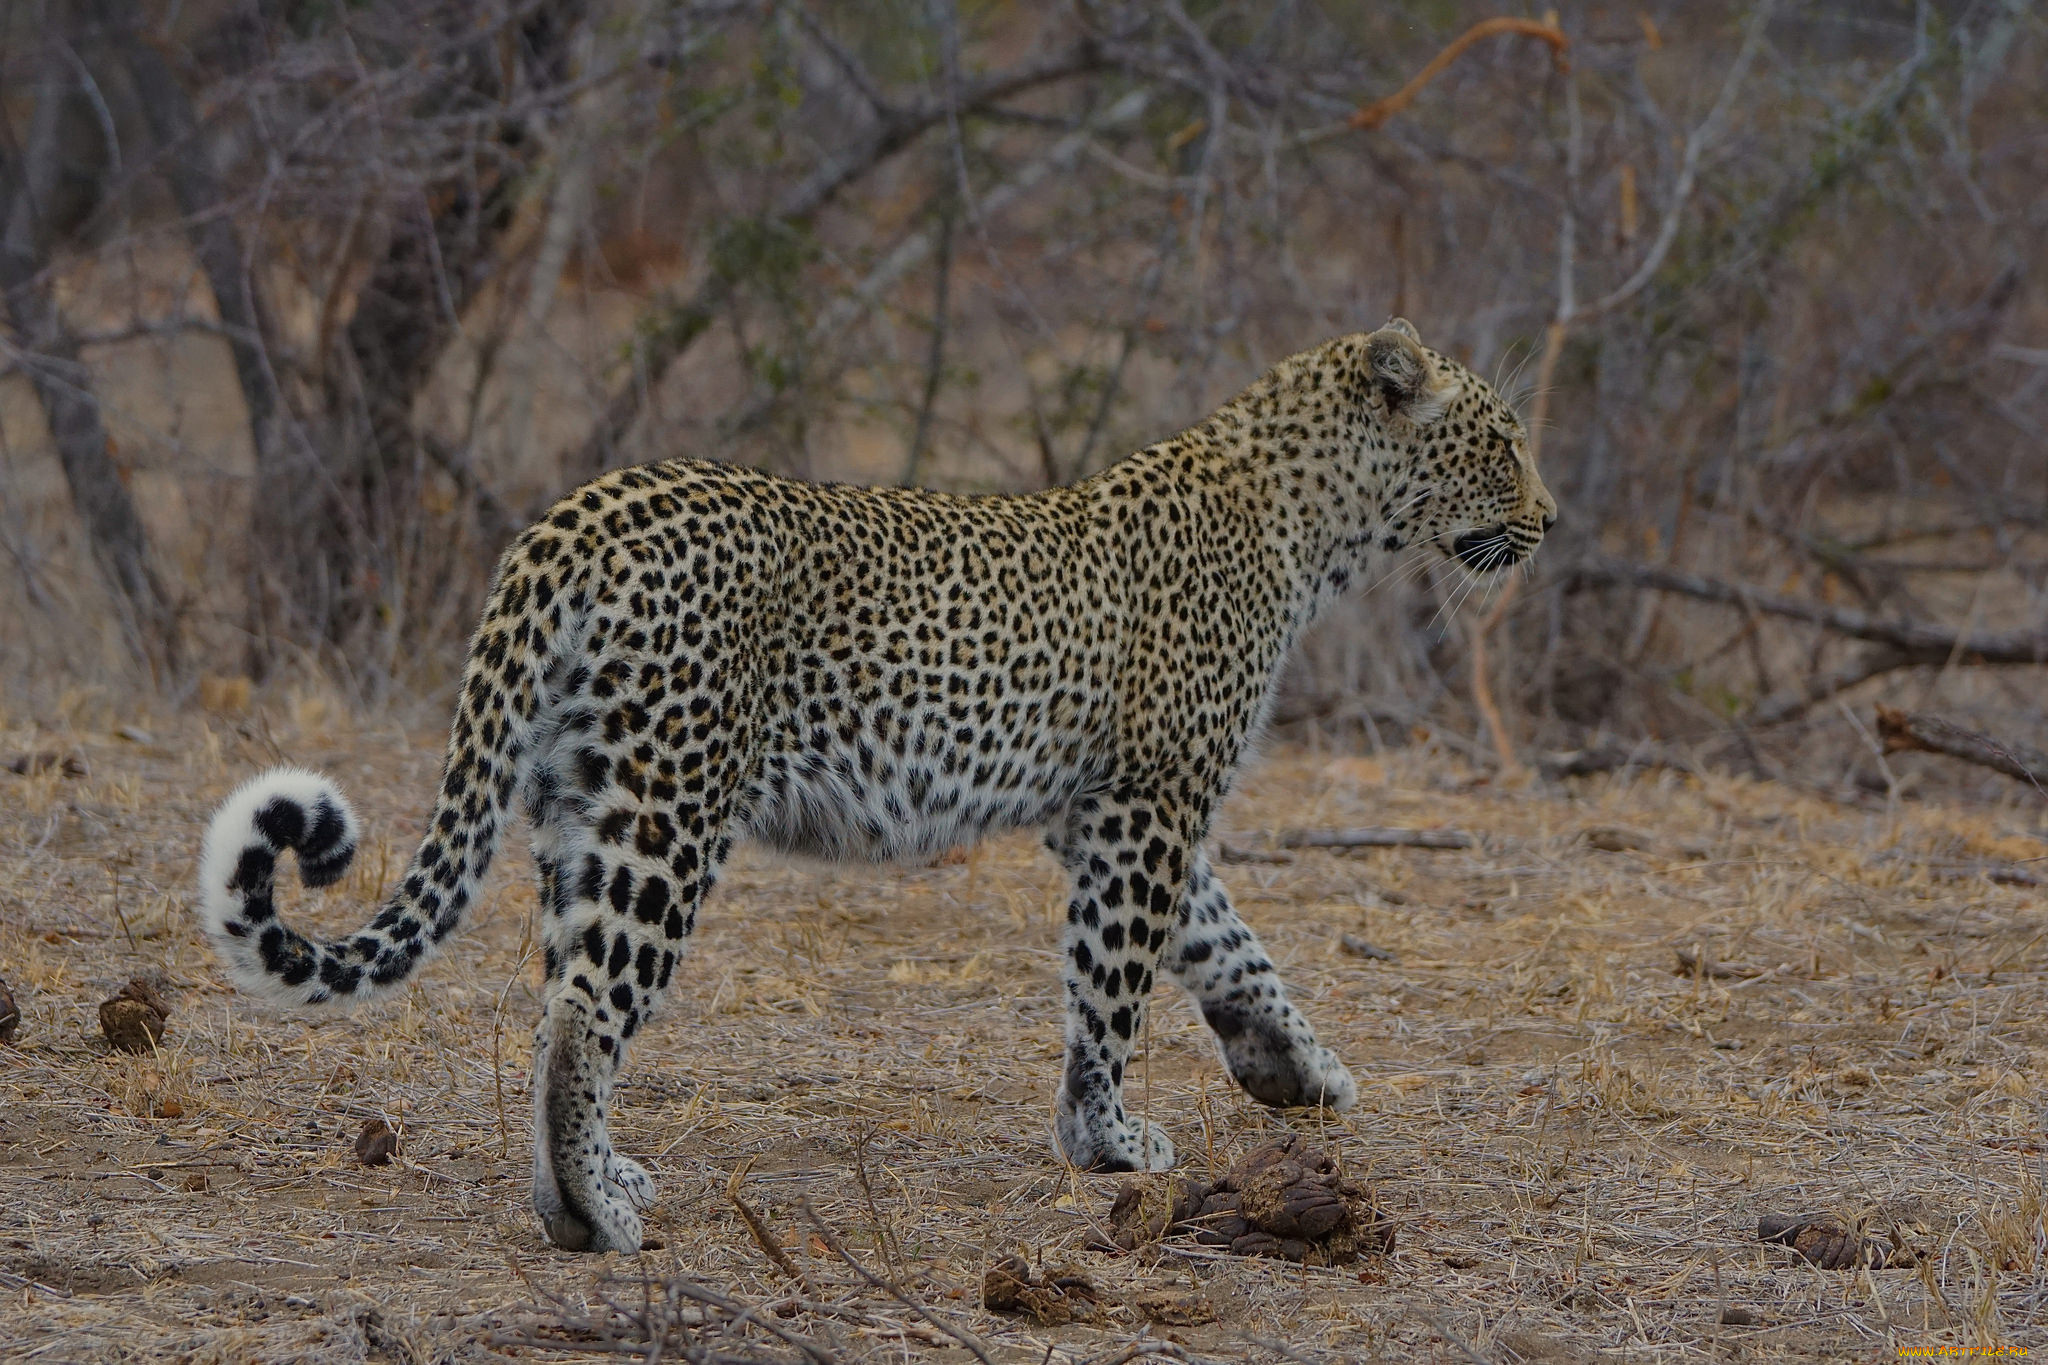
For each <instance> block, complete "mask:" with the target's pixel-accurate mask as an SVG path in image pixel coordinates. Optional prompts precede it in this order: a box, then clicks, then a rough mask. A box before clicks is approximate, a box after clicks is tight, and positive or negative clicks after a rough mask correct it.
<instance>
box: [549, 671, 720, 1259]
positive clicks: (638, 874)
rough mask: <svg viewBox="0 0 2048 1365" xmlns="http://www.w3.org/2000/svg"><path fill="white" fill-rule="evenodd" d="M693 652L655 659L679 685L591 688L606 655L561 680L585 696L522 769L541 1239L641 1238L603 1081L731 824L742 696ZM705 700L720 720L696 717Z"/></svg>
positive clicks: (635, 1195) (691, 912) (690, 926)
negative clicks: (536, 870)
mask: <svg viewBox="0 0 2048 1365" xmlns="http://www.w3.org/2000/svg"><path fill="white" fill-rule="evenodd" d="M692 664H693V665H694V667H693V666H691V665H679V666H673V667H664V668H663V669H661V670H660V673H659V676H660V677H661V678H663V679H665V680H666V679H673V678H676V677H679V676H691V677H694V678H695V679H697V682H698V686H697V687H695V688H692V689H689V690H684V691H680V693H679V692H678V691H675V690H670V689H669V688H667V687H664V686H662V685H661V684H660V683H656V684H655V685H653V686H649V687H644V688H643V687H639V686H633V687H624V688H613V689H610V690H606V689H605V688H604V687H603V685H602V680H603V679H604V678H605V677H606V674H607V671H606V669H605V668H599V669H598V670H597V672H596V674H595V676H594V678H592V679H586V678H582V677H580V676H579V677H578V678H577V679H573V680H572V682H574V683H579V684H581V685H582V688H583V698H584V699H583V700H582V701H581V702H580V703H579V702H578V701H576V700H575V699H574V698H572V700H571V703H570V705H569V707H568V718H567V720H566V721H565V723H564V725H563V728H562V731H561V734H560V736H559V737H558V739H557V741H556V743H554V744H553V745H552V746H551V748H550V754H549V766H548V767H547V769H546V770H545V771H543V772H541V773H540V774H539V775H538V776H537V777H536V778H535V782H534V785H535V790H536V792H537V793H538V794H539V795H540V797H541V799H539V800H536V801H534V802H533V809H534V815H535V825H536V830H537V833H536V837H535V853H536V855H537V857H538V859H539V863H540V867H541V880H542V885H543V888H544V893H545V896H546V918H547V924H546V926H545V933H544V943H545V946H546V953H547V988H546V993H545V1004H544V1006H543V1009H542V1014H541V1022H540V1026H539V1028H538V1029H537V1030H536V1031H535V1035H534V1069H533V1098H534V1112H533V1118H534V1124H533V1132H534V1178H533V1204H534V1211H535V1213H537V1214H538V1215H539V1217H540V1220H541V1223H542V1225H543V1226H544V1227H545V1228H546V1229H547V1235H548V1238H549V1240H550V1241H552V1242H554V1243H555V1244H556V1245H557V1246H560V1247H564V1248H567V1249H569V1250H573V1251H608V1250H609V1251H637V1250H638V1249H639V1247H640V1241H641V1224H640V1217H639V1212H640V1211H641V1210H644V1209H647V1208H649V1207H651V1206H652V1204H653V1202H654V1183H653V1181H652V1179H651V1178H650V1177H649V1176H648V1175H647V1173H646V1171H645V1170H644V1169H642V1168H641V1167H640V1166H639V1164H638V1163H636V1162H633V1161H631V1160H629V1159H627V1158H625V1157H622V1156H619V1155H618V1154H617V1153H616V1152H615V1151H614V1150H613V1148H612V1142H611V1134H610V1130H609V1126H608V1115H609V1111H610V1104H611V1096H612V1088H613V1084H614V1081H615V1080H616V1078H617V1076H618V1073H619V1070H620V1068H621V1066H622V1065H623V1064H624V1061H625V1055H626V1048H627V1045H628V1044H629V1042H630V1041H631V1040H632V1038H633V1036H634V1035H635V1034H636V1033H637V1032H638V1031H639V1030H640V1029H641V1028H642V1027H643V1026H645V1024H646V1023H647V1021H648V1020H649V1019H650V1018H651V1017H652V1015H653V1014H654V1012H655V1009H656V1007H657V1005H658V1004H659V1002H660V999H661V997H662V995H663V993H664V992H666V990H667V989H668V985H669V980H670V978H671V976H672V975H673V974H674V972H675V969H676V966H677V964H678V962H679V961H680V960H681V958H682V955H683V950H684V947H685V944H686V942H687V940H688V938H689V936H690V934H691V932H692V931H693V930H694V929H695V927H696V922H697V911H698V908H699V907H700V906H701V905H702V904H703V902H704V899H705V897H706V896H707V895H708V894H709V893H710V891H711V887H712V883H713V882H714V881H715V880H716V878H717V874H718V870H719V868H720V867H721V866H722V864H723V863H724V861H725V858H726V855H727V854H728V853H729V852H730V850H731V847H732V837H733V831H736V830H738V829H741V828H744V825H745V820H744V815H743V812H742V811H740V810H739V809H738V806H739V799H740V794H741V793H742V792H744V791H746V790H748V789H749V786H748V781H749V779H750V777H751V774H750V773H749V772H748V771H747V761H748V760H747V757H746V756H747V755H748V754H749V753H750V752H751V751H752V750H753V748H754V747H755V746H754V745H753V743H752V742H751V741H750V739H749V735H750V730H749V727H748V726H747V725H746V724H745V723H744V722H745V718H746V716H747V714H748V711H749V708H748V707H747V706H746V705H744V704H743V702H742V701H741V700H740V698H742V697H743V695H744V693H743V692H738V691H735V692H723V691H719V690H718V689H719V686H720V683H721V681H722V680H723V679H722V675H721V674H719V673H718V672H716V671H714V670H708V669H705V668H703V667H702V666H701V659H700V660H697V661H692ZM632 676H637V677H642V678H647V677H653V676H655V675H653V674H649V673H645V672H640V671H638V670H637V669H636V671H635V674H634V675H632ZM700 703H701V704H700ZM708 714H719V715H722V716H724V717H725V718H726V719H727V721H728V725H727V727H726V728H725V729H723V730H719V729H714V728H711V727H708V726H705V725H703V724H702V723H701V718H702V717H703V716H705V715H708ZM692 717H697V718H699V720H697V721H693V720H692Z"/></svg>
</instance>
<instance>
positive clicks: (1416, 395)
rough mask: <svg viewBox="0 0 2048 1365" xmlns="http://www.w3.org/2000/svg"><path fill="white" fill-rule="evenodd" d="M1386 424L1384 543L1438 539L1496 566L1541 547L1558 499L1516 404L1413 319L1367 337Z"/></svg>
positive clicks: (1454, 553) (1451, 551) (1380, 438)
mask: <svg viewBox="0 0 2048 1365" xmlns="http://www.w3.org/2000/svg"><path fill="white" fill-rule="evenodd" d="M1360 340H1361V341H1362V343H1363V346H1362V350H1363V355H1362V357H1361V359H1362V368H1363V371H1364V375H1365V388H1366V390H1367V394H1366V400H1365V401H1366V403H1367V405H1368V407H1369V408H1370V409H1371V412H1370V416H1371V417H1372V418H1373V424H1374V425H1375V426H1376V427H1377V428H1378V430H1377V432H1376V433H1375V436H1376V439H1375V445H1376V446H1377V447H1378V448H1377V450H1375V451H1374V453H1373V456H1372V458H1373V461H1374V463H1375V465H1376V466H1378V467H1379V469H1380V470H1381V483H1382V487H1383V489H1384V492H1383V494H1382V500H1381V506H1380V508H1379V512H1380V519H1381V523H1382V524H1381V527H1380V544H1381V547H1382V548H1383V549H1387V550H1400V549H1405V548H1407V547H1410V546H1415V545H1430V546H1434V547H1435V548H1436V549H1438V550H1440V551H1441V552H1442V553H1443V554H1444V555H1445V556H1446V557H1448V558H1450V559H1454V560H1456V561H1458V562H1459V563H1461V564H1463V565H1465V566H1466V567H1467V568H1469V569H1473V570H1477V571H1479V572H1482V573H1485V572H1491V571H1493V570H1496V569H1504V568H1507V567H1509V566H1510V565H1513V564H1519V563H1522V562H1523V561H1525V560H1527V559H1528V558H1529V556H1531V555H1533V554H1534V553H1536V547H1537V546H1539V545H1541V544H1542V543H1543V536H1544V533H1545V532H1547V531H1548V530H1549V529H1550V527H1551V525H1552V524H1553V523H1554V522H1556V520H1557V501H1556V500H1555V499H1554V498H1552V497H1551V496H1550V490H1549V489H1547V488H1545V487H1544V486H1543V477H1542V476H1541V475H1540V474H1538V473H1537V472H1536V465H1535V463H1534V462H1533V461H1532V460H1531V459H1530V457H1529V434H1528V431H1527V429H1526V428H1525V427H1524V426H1523V425H1522V421H1521V419H1520V418H1519V417H1517V416H1516V415H1515V410H1514V409H1513V408H1512V407H1510V406H1509V405H1508V403H1507V401H1506V400H1504V399H1503V398H1502V397H1501V396H1500V395H1499V394H1497V393H1495V392H1494V390H1493V386H1492V385H1490V384H1488V383H1487V382H1486V381H1485V380H1483V379H1481V378H1480V377H1479V376H1478V375H1476V374H1474V373H1472V371H1470V370H1468V369H1466V368H1465V367H1464V366H1463V365H1460V364H1459V363H1458V362H1457V361H1455V360H1452V359H1451V358H1450V357H1449V356H1445V355H1440V354H1438V353H1437V352H1435V351H1432V350H1430V349H1429V348H1428V347H1426V346H1424V345H1423V344H1422V341H1421V338H1419V337H1418V336H1417V335H1416V332H1415V328H1414V327H1413V326H1412V325H1411V324H1410V323H1409V322H1408V321H1407V320H1406V319H1405V318H1393V319H1391V320H1390V321H1388V323H1387V325H1386V326H1384V327H1382V328H1380V329H1379V330H1378V331H1377V332H1372V333H1369V334H1368V335H1366V336H1365V337H1363V338H1361V339H1360Z"/></svg>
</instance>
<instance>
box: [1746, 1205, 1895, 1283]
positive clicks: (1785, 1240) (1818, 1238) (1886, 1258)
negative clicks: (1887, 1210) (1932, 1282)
mask: <svg viewBox="0 0 2048 1365" xmlns="http://www.w3.org/2000/svg"><path fill="white" fill-rule="evenodd" d="M1756 1237H1757V1240H1758V1241H1759V1242H1775V1243H1777V1244H1778V1245H1779V1246H1788V1247H1791V1248H1792V1249H1793V1250H1794V1251H1796V1252H1798V1253H1799V1254H1800V1255H1801V1256H1803V1257H1805V1258H1806V1259H1807V1260H1808V1261H1810V1262H1812V1263H1813V1264H1814V1265H1817V1266H1819V1267H1820V1268H1821V1269H1822V1270H1856V1269H1860V1268H1861V1267H1864V1266H1868V1267H1870V1268H1871V1269H1872V1270H1883V1269H1884V1268H1885V1267H1886V1266H1888V1265H1892V1264H1901V1265H1904V1264H1910V1263H1911V1257H1910V1256H1895V1255H1894V1248H1891V1247H1887V1246H1886V1245H1885V1244H1884V1243H1882V1242H1879V1241H1875V1240H1873V1239H1872V1238H1869V1237H1865V1236H1863V1235H1862V1234H1860V1233H1857V1232H1855V1231H1853V1230H1851V1229H1849V1228H1846V1227H1843V1226H1842V1225H1841V1224H1840V1223H1838V1222H1836V1221H1835V1220H1834V1219H1832V1218H1827V1217H1817V1218H1799V1217H1786V1216H1783V1215H1779V1214H1768V1213H1767V1214H1765V1215H1764V1216H1763V1217H1761V1218H1759V1219H1757V1221H1756Z"/></svg>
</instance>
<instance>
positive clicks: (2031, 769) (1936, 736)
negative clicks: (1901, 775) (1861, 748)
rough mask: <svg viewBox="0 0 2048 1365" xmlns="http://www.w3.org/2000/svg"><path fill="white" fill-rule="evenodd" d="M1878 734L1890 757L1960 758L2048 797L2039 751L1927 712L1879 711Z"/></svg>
mask: <svg viewBox="0 0 2048 1365" xmlns="http://www.w3.org/2000/svg"><path fill="white" fill-rule="evenodd" d="M1877 734H1878V737H1879V738H1880V739H1882V740H1883V741H1884V751H1885V752H1886V753H1888V754H1895V753H1898V752H1900V751H1901V750H1908V749H1910V750H1916V751H1918V752H1920V753H1928V754H1947V755H1948V756H1949V757H1950V758H1960V759H1961V760H1963V762H1965V763H1974V764H1976V765H1977V766H1978V767H1980V768H1989V769H1991V770H1992V771H1993V772H1999V773H2004V774H2005V775H2006V776H2007V777H2010V778H2012V779H2013V780H2014V781H2017V782H2024V783H2026V784H2027V785H2028V786H2030V787H2032V788H2033V789H2034V790H2035V791H2037V792H2040V793H2041V794H2042V795H2043V796H2048V754H2044V753H2042V752H2041V751H2040V750H2039V749H2030V748H2028V747H2027V746H2026V745H2024V744H2012V743H2008V742H2006V741H2004V740H1998V739H1993V738H1992V737H1991V736H1989V735H1985V734H1979V733H1978V732H1977V731H1975V730H1965V729H1964V728H1963V727H1962V726H1960V725H1957V724H1956V723H1955V722H1954V721H1951V720H1944V719H1942V718H1941V717H1940V716H1935V715H1929V714H1928V713H1927V712H1925V711H1901V710H1898V709H1897V708H1895V707H1890V706H1879V707H1878V708H1877Z"/></svg>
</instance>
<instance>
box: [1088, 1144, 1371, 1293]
mask: <svg viewBox="0 0 2048 1365" xmlns="http://www.w3.org/2000/svg"><path fill="white" fill-rule="evenodd" d="M1109 1224H1110V1229H1111V1232H1112V1235H1113V1236H1114V1238H1115V1241H1116V1244H1117V1245H1118V1246H1119V1247H1122V1248H1123V1249H1125V1250H1127V1251H1128V1250H1133V1249H1135V1248H1137V1247H1139V1246H1142V1245H1144V1244H1146V1243H1149V1242H1158V1241H1162V1240H1164V1239H1166V1238H1168V1237H1175V1236H1182V1235H1189V1236H1192V1237H1193V1238H1194V1240H1195V1241H1197V1242H1199V1243H1201V1244H1203V1245H1204V1246H1213V1247H1225V1248H1228V1249H1229V1251H1230V1252H1231V1253H1232V1254H1233V1255H1237V1256H1271V1257H1274V1258H1276V1259H1279V1260H1284V1261H1299V1262H1301V1263H1303V1264H1305V1265H1317V1266H1326V1265H1342V1264H1344V1263H1346V1262H1348V1261H1354V1260H1356V1259H1358V1257H1360V1256H1361V1255H1365V1256H1384V1255H1386V1254H1387V1253H1388V1252H1390V1251H1392V1250H1393V1249H1394V1225H1393V1223H1392V1222H1391V1221H1390V1220H1388V1219H1386V1218H1385V1217H1383V1216H1382V1215H1381V1213H1380V1211H1379V1208H1378V1206H1377V1204H1376V1203H1375V1202H1374V1200H1373V1197H1372V1192H1371V1190H1370V1189H1369V1188H1368V1187H1366V1186H1365V1185H1362V1184H1360V1183H1358V1182H1357V1181H1353V1180H1349V1179H1346V1178H1345V1177H1344V1176H1343V1175H1342V1174H1341V1173H1340V1172H1339V1171H1338V1169H1337V1162H1336V1159H1335V1158H1334V1157H1332V1156H1331V1155H1330V1154H1329V1153H1328V1152H1326V1151H1322V1150H1320V1149H1318V1148H1316V1147H1314V1146H1313V1145H1311V1144H1310V1143H1309V1142H1308V1141H1307V1140H1306V1139H1305V1138H1303V1137H1302V1136H1301V1135H1300V1134H1298V1133H1291V1134H1289V1135H1288V1136H1287V1137H1285V1138H1283V1139H1281V1140H1280V1141H1278V1142H1274V1143H1269V1144H1267V1145H1266V1146H1263V1147H1259V1148H1256V1149H1254V1150H1253V1151H1251V1152H1249V1153H1247V1154H1246V1155H1245V1157H1244V1158H1243V1159H1242V1160H1240V1161H1239V1162H1238V1163H1237V1164H1236V1165H1234V1166H1232V1167H1231V1168H1230V1169H1229V1170H1228V1171H1226V1172H1225V1173H1224V1175H1223V1178H1222V1179H1221V1180H1218V1181H1216V1182H1215V1183H1214V1184H1209V1183H1206V1182H1204V1181H1199V1180H1190V1179H1188V1178H1187V1177H1185V1176H1177V1175H1166V1176H1157V1177H1141V1178H1139V1179H1137V1180H1130V1181H1126V1182H1124V1185H1123V1187H1122V1188H1121V1189H1120V1190H1119V1191H1118V1193H1117V1197H1116V1203H1115V1204H1114V1205H1112V1206H1111V1208H1110V1211H1109Z"/></svg>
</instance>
